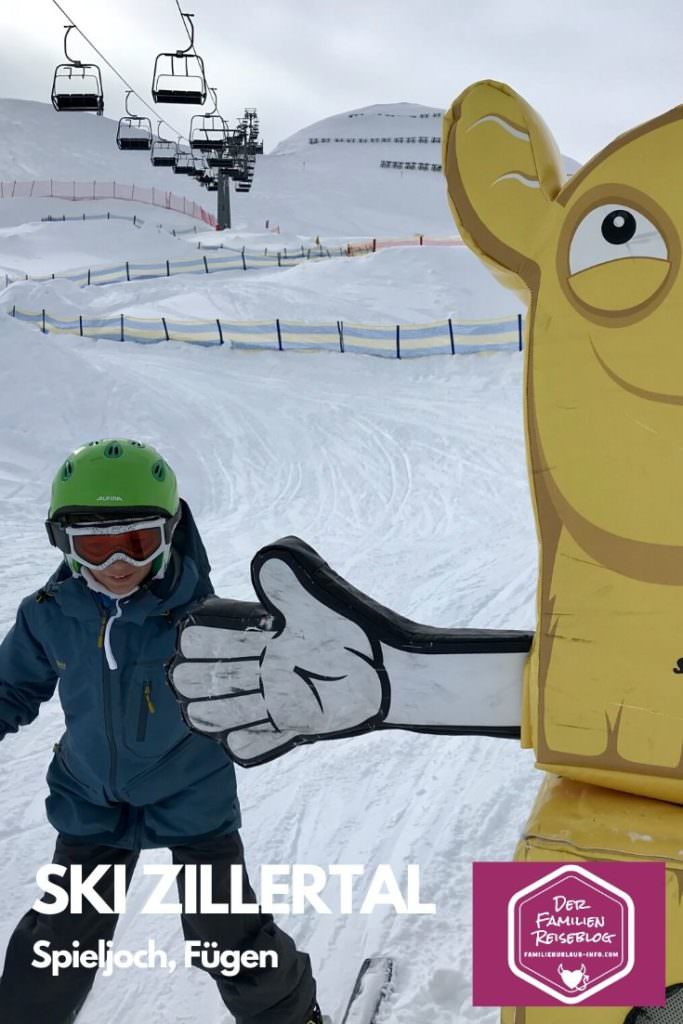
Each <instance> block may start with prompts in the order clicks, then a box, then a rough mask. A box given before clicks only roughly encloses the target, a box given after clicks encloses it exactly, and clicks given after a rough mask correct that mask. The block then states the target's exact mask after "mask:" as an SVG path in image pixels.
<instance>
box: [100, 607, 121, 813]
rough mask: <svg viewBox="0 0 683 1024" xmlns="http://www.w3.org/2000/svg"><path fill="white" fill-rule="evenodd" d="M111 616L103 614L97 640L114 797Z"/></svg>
mask: <svg viewBox="0 0 683 1024" xmlns="http://www.w3.org/2000/svg"><path fill="white" fill-rule="evenodd" d="M108 618H109V616H108V615H107V613H106V612H103V613H102V617H101V619H100V633H99V636H98V638H97V646H98V647H99V648H100V650H101V651H102V697H103V700H104V725H105V729H106V731H107V740H108V741H109V788H110V789H111V793H112V796H113V797H115V796H116V768H117V760H116V742H115V739H114V729H113V724H112V714H111V674H110V672H109V667H108V665H107V654H106V651H105V650H104V634H105V632H106V629H107V620H108Z"/></svg>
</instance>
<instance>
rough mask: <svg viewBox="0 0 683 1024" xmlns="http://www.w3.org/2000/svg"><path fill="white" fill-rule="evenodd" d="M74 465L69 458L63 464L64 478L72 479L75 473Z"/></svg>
mask: <svg viewBox="0 0 683 1024" xmlns="http://www.w3.org/2000/svg"><path fill="white" fill-rule="evenodd" d="M73 471H74V467H73V463H72V462H71V460H70V459H67V460H66V462H65V463H64V465H63V466H62V480H70V479H71V477H72V475H73Z"/></svg>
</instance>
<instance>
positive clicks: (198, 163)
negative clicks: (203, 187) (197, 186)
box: [190, 154, 208, 181]
mask: <svg viewBox="0 0 683 1024" xmlns="http://www.w3.org/2000/svg"><path fill="white" fill-rule="evenodd" d="M192 164H193V169H192V170H191V171H190V174H191V175H192V177H193V178H196V179H197V181H201V180H202V178H203V177H204V175H205V174H206V173H207V171H208V168H207V166H206V162H205V160H204V157H203V156H197V155H194V154H193V156H192Z"/></svg>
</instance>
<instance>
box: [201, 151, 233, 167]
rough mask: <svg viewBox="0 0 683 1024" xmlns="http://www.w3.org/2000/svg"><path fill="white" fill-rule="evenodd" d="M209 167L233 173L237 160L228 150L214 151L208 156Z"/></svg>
mask: <svg viewBox="0 0 683 1024" xmlns="http://www.w3.org/2000/svg"><path fill="white" fill-rule="evenodd" d="M206 162H207V164H208V165H209V167H212V168H214V169H215V170H218V171H231V170H232V169H233V167H234V166H235V158H234V156H233V155H232V153H230V152H229V150H227V149H221V150H214V151H213V152H211V153H207V154H206Z"/></svg>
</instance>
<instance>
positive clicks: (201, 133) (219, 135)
mask: <svg viewBox="0 0 683 1024" xmlns="http://www.w3.org/2000/svg"><path fill="white" fill-rule="evenodd" d="M224 145H225V121H224V120H223V118H222V117H221V116H220V114H195V115H194V117H193V118H192V120H191V122H190V146H191V147H192V149H196V150H198V151H199V152H200V153H210V152H211V151H212V150H215V149H222V148H223V146H224Z"/></svg>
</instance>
